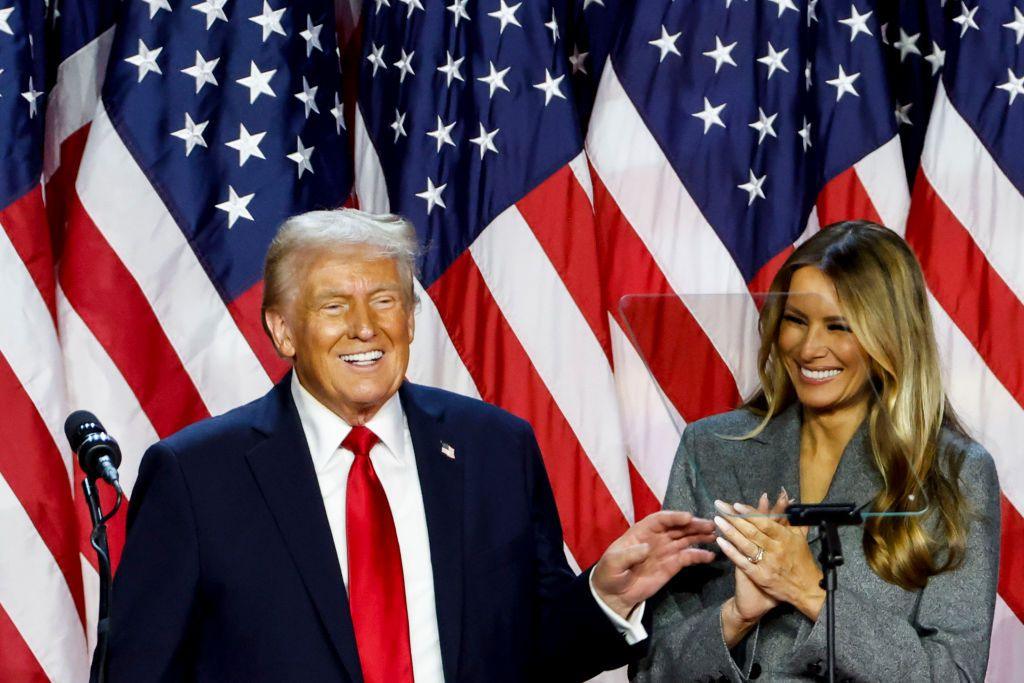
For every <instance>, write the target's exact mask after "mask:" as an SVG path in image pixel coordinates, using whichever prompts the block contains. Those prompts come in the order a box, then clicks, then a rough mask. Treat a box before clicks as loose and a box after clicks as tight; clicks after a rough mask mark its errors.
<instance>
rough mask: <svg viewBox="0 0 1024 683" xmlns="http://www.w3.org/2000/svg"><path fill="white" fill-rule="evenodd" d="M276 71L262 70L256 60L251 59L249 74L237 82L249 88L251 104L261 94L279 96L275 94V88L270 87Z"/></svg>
mask: <svg viewBox="0 0 1024 683" xmlns="http://www.w3.org/2000/svg"><path fill="white" fill-rule="evenodd" d="M276 73H277V69H271V70H270V71H260V70H259V68H258V67H257V66H256V62H253V61H250V62H249V75H248V76H246V77H245V78H239V79H238V80H236V81H235V83H238V84H239V85H241V86H242V87H245V88H248V89H249V104H252V103H253V102H255V101H256V98H257V97H259V96H260V95H270V96H271V97H277V95H275V94H274V91H273V89H271V87H270V79H271V78H273V77H274V74H276Z"/></svg>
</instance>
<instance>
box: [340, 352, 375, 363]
mask: <svg viewBox="0 0 1024 683" xmlns="http://www.w3.org/2000/svg"><path fill="white" fill-rule="evenodd" d="M383 357H384V352H383V351H380V350H377V351H364V352H363V353H350V354H348V355H347V356H342V357H341V359H342V360H343V361H345V362H346V363H372V362H374V361H376V360H380V359H381V358H383Z"/></svg>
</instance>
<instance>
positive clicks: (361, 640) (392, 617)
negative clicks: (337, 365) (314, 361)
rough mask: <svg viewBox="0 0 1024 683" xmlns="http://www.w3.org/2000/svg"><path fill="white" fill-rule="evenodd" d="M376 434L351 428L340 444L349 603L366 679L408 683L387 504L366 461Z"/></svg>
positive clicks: (398, 559)
mask: <svg viewBox="0 0 1024 683" xmlns="http://www.w3.org/2000/svg"><path fill="white" fill-rule="evenodd" d="M377 442H378V438H377V435H376V434H374V433H373V432H371V431H370V430H369V429H367V428H366V427H362V426H359V427H353V428H352V431H351V432H349V435H348V436H346V437H345V440H344V441H343V442H342V444H341V445H342V447H343V448H347V449H349V450H350V451H352V452H353V453H355V455H356V458H355V461H354V462H353V463H352V469H350V470H349V473H348V488H347V489H346V493H345V536H346V540H347V542H348V604H349V610H350V611H351V613H352V626H353V628H354V629H355V634H356V649H357V650H358V651H359V663H360V665H362V669H363V680H364V681H365V682H366V683H411V682H412V679H413V678H412V655H411V654H410V651H409V616H408V613H407V612H406V608H405V581H404V579H403V578H402V556H401V554H400V553H399V551H398V535H397V534H396V533H395V520H394V518H393V517H392V516H391V506H390V505H388V498H387V496H386V495H385V494H384V487H382V486H381V485H380V480H379V479H378V478H377V473H376V472H375V471H374V469H373V463H371V462H370V449H371V448H373V446H374V444H376V443H377Z"/></svg>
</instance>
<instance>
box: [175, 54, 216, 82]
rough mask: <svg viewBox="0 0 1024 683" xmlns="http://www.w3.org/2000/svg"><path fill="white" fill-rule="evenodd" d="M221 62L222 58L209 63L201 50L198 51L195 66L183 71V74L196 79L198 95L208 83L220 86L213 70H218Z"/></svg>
mask: <svg viewBox="0 0 1024 683" xmlns="http://www.w3.org/2000/svg"><path fill="white" fill-rule="evenodd" d="M219 61H220V57H218V58H217V59H211V60H209V61H207V60H206V58H204V57H203V55H202V54H200V52H199V50H196V63H195V65H194V66H190V67H188V68H185V69H182V70H181V73H183V74H185V75H186V76H191V77H192V78H194V79H196V93H198V92H199V91H200V90H202V89H203V86H204V85H206V84H207V83H211V84H213V85H219V84H218V83H217V78H216V77H215V76H214V75H213V70H214V69H215V68H217V63H218V62H219Z"/></svg>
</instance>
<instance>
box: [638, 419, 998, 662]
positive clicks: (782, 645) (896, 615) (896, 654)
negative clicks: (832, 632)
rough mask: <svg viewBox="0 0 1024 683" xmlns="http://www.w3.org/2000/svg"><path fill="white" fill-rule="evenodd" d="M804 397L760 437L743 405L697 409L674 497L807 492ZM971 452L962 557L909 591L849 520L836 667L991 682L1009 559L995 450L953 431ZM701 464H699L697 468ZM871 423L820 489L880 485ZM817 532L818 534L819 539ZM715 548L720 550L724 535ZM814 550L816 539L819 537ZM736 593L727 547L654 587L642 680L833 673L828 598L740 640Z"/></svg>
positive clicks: (867, 491)
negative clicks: (727, 607)
mask: <svg viewBox="0 0 1024 683" xmlns="http://www.w3.org/2000/svg"><path fill="white" fill-rule="evenodd" d="M800 422H801V418H800V409H799V406H793V407H791V408H789V409H787V410H786V411H784V412H783V413H781V414H780V415H779V416H777V417H776V418H775V419H774V420H772V421H771V422H770V423H769V424H768V426H767V427H766V428H765V430H764V431H763V432H761V434H760V435H758V436H757V437H754V438H752V439H749V440H744V441H735V440H729V439H725V438H722V436H721V435H732V436H736V435H740V434H745V433H748V432H749V431H750V430H751V429H753V428H754V427H755V426H756V425H757V424H758V423H759V419H758V418H757V417H755V416H754V415H752V414H750V413H749V412H747V411H743V410H737V411H733V412H730V413H725V414H722V415H716V416H713V417H709V418H706V419H704V420H700V421H698V422H694V423H693V424H691V425H689V426H688V427H687V428H686V430H685V431H684V433H683V438H682V440H681V442H680V445H679V451H678V452H677V454H676V458H675V462H674V463H673V466H672V474H671V478H670V480H669V485H668V492H667V495H666V498H665V508H667V509H676V510H692V511H693V512H694V513H696V514H698V515H700V516H702V517H707V518H710V517H711V516H713V515H714V514H715V509H714V506H713V501H714V499H715V498H720V499H722V500H725V501H727V502H737V501H739V502H746V503H749V504H753V505H756V503H757V499H758V497H759V496H760V495H761V493H762V492H767V493H768V495H769V497H770V498H771V499H772V500H774V498H775V496H777V495H778V493H779V488H780V487H782V486H785V487H786V490H787V491H788V492H789V494H790V495H791V496H792V497H793V498H795V499H796V500H799V498H800V487H799V450H800ZM943 439H945V440H947V442H948V440H950V439H956V440H958V442H954V443H955V445H956V446H957V448H959V449H960V450H961V451H963V452H965V454H966V457H965V460H964V464H963V468H962V470H961V476H960V480H961V485H962V486H963V491H964V493H965V495H966V499H967V500H968V501H970V503H971V504H972V511H973V513H974V515H973V521H972V523H971V526H970V528H969V532H968V539H967V555H966V558H965V561H964V563H963V564H962V565H961V566H960V568H958V569H956V570H955V571H951V572H947V573H944V574H940V575H938V576H935V577H932V579H931V580H930V581H929V582H928V585H927V587H925V588H924V589H923V590H919V591H908V590H904V589H902V588H900V587H898V586H895V585H893V584H891V583H887V582H885V581H883V580H882V579H881V578H879V577H878V576H877V575H876V574H875V573H874V572H873V571H872V570H871V568H870V567H869V566H868V564H867V561H866V559H865V557H864V552H863V547H862V542H861V541H862V529H861V528H860V527H845V528H843V529H842V530H841V539H842V547H843V553H844V556H845V564H844V565H843V566H842V567H840V569H839V588H838V590H837V592H836V613H837V619H836V624H837V627H836V643H837V646H836V649H837V668H838V671H837V678H838V679H839V680H850V681H981V680H983V679H984V677H985V667H986V663H987V661H988V649H989V637H990V633H991V628H992V613H993V609H994V605H995V594H996V581H997V575H998V569H999V483H998V480H997V478H996V470H995V466H994V464H993V461H992V458H991V456H990V455H989V454H988V453H987V452H986V451H985V450H984V449H983V448H982V447H981V446H979V445H978V444H976V443H974V442H972V441H968V440H965V439H962V438H961V437H958V436H956V435H954V434H953V433H952V432H947V433H944V434H943ZM698 473H699V476H698ZM881 484H882V482H881V477H880V476H879V474H878V472H877V470H876V469H875V467H874V465H873V463H872V458H871V454H870V445H869V443H868V437H867V427H866V424H865V425H862V426H861V428H860V430H859V431H858V432H857V433H856V434H855V436H854V437H853V438H852V439H851V440H850V443H849V444H848V445H847V447H846V450H845V451H844V452H843V456H842V458H841V460H840V463H839V466H838V468H837V470H836V473H835V477H834V479H833V481H832V484H831V488H830V489H829V491H828V494H827V495H826V497H825V500H824V502H835V503H849V502H852V503H857V504H858V505H860V504H863V503H864V502H866V501H869V500H870V499H871V498H872V497H873V495H874V493H875V492H876V491H878V490H879V489H880V487H881ZM815 535H816V532H815V531H813V530H812V531H811V534H810V538H812V539H813V538H814V536H815ZM712 549H714V550H716V551H717V547H713V548H712ZM812 550H814V552H815V555H816V554H817V545H816V544H815V546H814V547H813V548H812ZM733 592H734V576H733V566H732V564H731V563H730V562H729V560H728V559H727V558H726V557H725V556H724V555H722V554H721V553H720V552H718V554H717V557H716V560H715V561H714V562H713V563H712V564H710V565H703V566H697V567H690V568H687V569H684V570H683V571H682V572H680V574H679V575H678V576H676V577H675V579H674V580H673V581H672V582H671V583H670V584H669V585H668V586H666V588H665V589H663V590H662V591H661V592H660V593H659V594H658V595H657V596H655V598H653V599H652V600H651V601H650V603H649V605H648V609H651V610H652V612H653V619H652V625H653V628H652V634H651V640H650V643H649V649H648V651H647V655H646V656H645V657H644V659H642V660H641V661H640V662H639V663H638V664H635V665H634V666H633V667H632V669H631V671H630V673H631V676H632V678H633V680H634V681H673V682H675V681H707V680H712V681H717V680H723V681H744V680H750V679H754V678H760V679H761V680H767V681H807V680H814V678H815V674H821V673H824V660H825V636H826V633H825V610H824V609H822V611H821V616H820V617H819V619H818V620H817V621H816V622H811V621H810V620H809V619H807V618H806V617H805V616H804V615H802V614H801V613H800V612H798V611H796V609H794V608H793V607H792V606H790V605H780V606H778V607H776V608H775V609H773V610H772V611H770V612H769V613H768V614H766V615H765V616H764V617H763V618H762V619H761V622H760V624H759V625H758V626H757V627H756V628H755V629H753V630H751V632H750V633H749V634H748V635H747V636H746V638H745V639H744V640H743V641H742V642H741V643H740V644H739V645H737V647H736V648H735V649H734V650H733V651H732V652H731V653H730V651H729V650H728V649H727V648H726V645H725V641H724V640H723V636H722V629H721V620H720V617H719V612H720V608H721V606H722V603H724V602H725V601H726V600H727V599H728V598H729V597H731V596H732V595H733Z"/></svg>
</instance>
